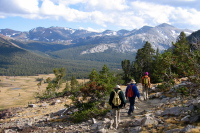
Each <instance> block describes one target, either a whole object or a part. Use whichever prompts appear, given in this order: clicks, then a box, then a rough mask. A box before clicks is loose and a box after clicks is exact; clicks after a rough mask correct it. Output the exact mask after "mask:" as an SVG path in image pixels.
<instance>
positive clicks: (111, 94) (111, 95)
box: [109, 92, 114, 105]
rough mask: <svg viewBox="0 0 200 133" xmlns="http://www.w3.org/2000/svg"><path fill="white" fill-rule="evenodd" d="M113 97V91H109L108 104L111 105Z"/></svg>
mask: <svg viewBox="0 0 200 133" xmlns="http://www.w3.org/2000/svg"><path fill="white" fill-rule="evenodd" d="M113 97H114V92H111V93H110V99H109V104H110V105H112V100H113Z"/></svg>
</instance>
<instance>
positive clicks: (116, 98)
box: [112, 90, 121, 106]
mask: <svg viewBox="0 0 200 133" xmlns="http://www.w3.org/2000/svg"><path fill="white" fill-rule="evenodd" d="M120 91H121V90H118V91H117V92H115V91H114V93H115V95H114V97H113V100H112V103H113V104H114V106H119V105H121V99H120V97H119V92H120Z"/></svg>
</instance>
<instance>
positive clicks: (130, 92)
mask: <svg viewBox="0 0 200 133" xmlns="http://www.w3.org/2000/svg"><path fill="white" fill-rule="evenodd" d="M125 96H126V99H129V103H130V106H129V110H128V115H129V116H130V115H131V114H132V113H133V111H134V105H135V98H136V97H138V99H139V100H141V99H140V93H139V90H138V88H137V86H136V82H135V80H134V79H132V80H131V82H130V84H129V85H128V86H127V87H126V92H125Z"/></svg>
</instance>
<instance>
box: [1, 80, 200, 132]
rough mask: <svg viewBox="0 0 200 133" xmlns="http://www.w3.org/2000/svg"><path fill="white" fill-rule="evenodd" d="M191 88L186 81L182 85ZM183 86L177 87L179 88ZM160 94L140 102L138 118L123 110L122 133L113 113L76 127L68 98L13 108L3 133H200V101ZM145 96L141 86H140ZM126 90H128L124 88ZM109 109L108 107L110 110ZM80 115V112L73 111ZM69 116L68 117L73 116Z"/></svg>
mask: <svg viewBox="0 0 200 133" xmlns="http://www.w3.org/2000/svg"><path fill="white" fill-rule="evenodd" d="M185 84H188V81H182V83H180V84H179V85H181V86H182V85H185ZM179 85H176V87H177V86H179ZM176 87H173V88H172V89H171V90H170V91H169V92H167V93H163V92H160V91H159V90H158V89H157V87H156V86H154V87H152V88H151V91H150V93H151V94H150V99H149V100H148V101H141V102H140V101H138V100H136V107H135V111H134V114H133V115H132V116H131V117H130V116H128V115H127V111H128V108H129V103H127V105H126V107H125V108H124V109H122V110H121V121H120V124H119V127H118V129H113V128H112V127H111V126H110V125H111V123H113V120H112V119H111V118H112V116H111V112H108V113H107V114H106V115H105V116H104V117H99V118H92V119H90V120H88V121H85V122H82V123H78V124H74V123H72V122H71V121H70V120H69V121H65V122H63V121H62V119H63V118H65V120H66V119H67V118H68V117H67V115H63V112H64V111H65V108H64V104H68V103H70V101H69V100H68V98H67V97H66V98H58V99H52V100H49V101H43V102H39V103H35V104H29V105H28V106H27V107H20V108H12V109H7V110H4V111H1V113H0V127H1V129H0V132H5V133H17V132H22V133H27V132H35V133H40V132H41V133H49V132H59V133H81V132H88V133H118V132H124V133H139V132H147V133H152V132H153V133H156V132H158V133H161V132H164V133H174V132H176V133H186V132H187V133H189V132H190V133H198V132H200V114H199V109H200V97H199V96H198V97H196V98H194V99H184V100H183V99H182V98H181V97H180V96H177V97H172V96H171V94H172V93H173V91H174V90H175V89H176ZM138 88H139V90H140V92H141V85H140V84H138ZM122 89H123V90H125V86H124V87H123V88H122ZM106 106H107V105H105V107H106ZM73 111H76V110H73ZM73 111H72V112H68V114H70V113H73Z"/></svg>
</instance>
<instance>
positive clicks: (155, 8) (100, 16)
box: [0, 0, 200, 30]
mask: <svg viewBox="0 0 200 133" xmlns="http://www.w3.org/2000/svg"><path fill="white" fill-rule="evenodd" d="M145 1H146V2H145ZM168 1H170V2H169V3H173V1H175V2H176V6H172V5H173V4H170V5H169V4H168V5H163V4H161V2H160V4H158V3H155V2H158V1H157V0H152V1H151V2H149V1H147V0H134V1H132V0H0V18H4V17H6V16H21V17H24V18H31V19H33V18H34V19H36V18H38V19H56V20H60V19H65V20H66V21H69V22H80V23H82V22H84V23H87V22H89V23H93V24H97V25H100V26H101V27H103V28H108V29H109V27H108V26H109V25H114V26H116V27H119V28H121V29H129V30H130V29H135V28H140V27H142V26H144V25H149V26H155V25H158V24H160V23H169V24H173V25H180V24H182V25H185V26H186V25H187V26H188V27H197V28H200V20H199V16H200V11H199V10H198V9H195V8H193V7H192V6H191V7H187V8H184V7H181V6H177V2H178V1H179V2H180V1H183V2H184V1H185V2H187V3H190V2H195V0H173V1H172V0H168ZM39 2H40V3H39ZM153 2H154V3H153ZM163 2H167V0H163ZM196 3H197V1H196ZM39 4H40V6H39ZM91 30H93V29H92V28H91Z"/></svg>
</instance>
